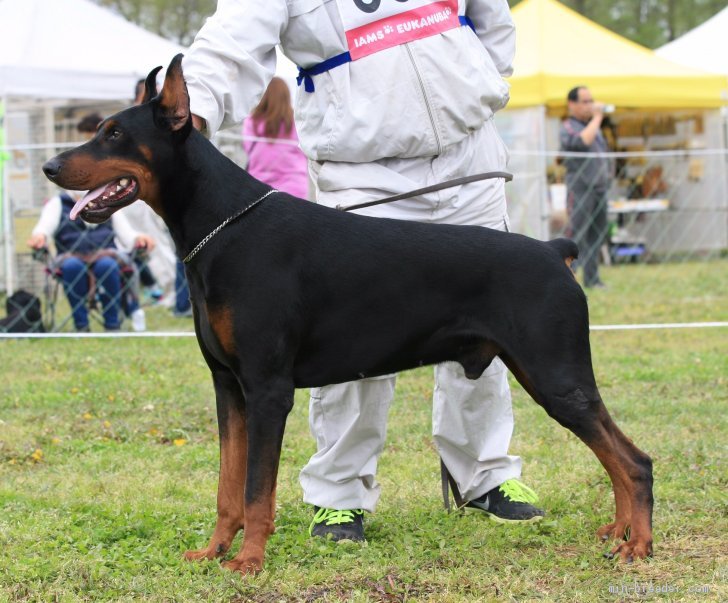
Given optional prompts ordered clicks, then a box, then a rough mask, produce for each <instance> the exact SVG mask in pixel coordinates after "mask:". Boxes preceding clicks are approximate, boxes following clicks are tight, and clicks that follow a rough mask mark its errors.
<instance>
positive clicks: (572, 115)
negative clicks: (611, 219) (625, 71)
mask: <svg viewBox="0 0 728 603" xmlns="http://www.w3.org/2000/svg"><path fill="white" fill-rule="evenodd" d="M567 103H568V111H569V116H568V117H567V118H566V119H565V120H564V121H563V122H562V124H561V130H560V132H559V139H560V141H561V150H562V151H567V152H570V153H584V156H583V157H580V156H574V155H570V156H567V157H565V158H564V165H565V166H566V188H567V193H568V196H567V208H568V212H569V231H570V232H569V236H571V237H573V238H574V240H575V241H576V244H577V245H578V246H579V261H578V264H576V266H583V267H584V286H585V287H599V288H602V287H604V283H603V282H602V281H601V279H600V278H599V251H600V249H601V247H602V245H603V243H604V241H605V239H606V236H607V228H608V226H607V192H608V191H609V187H610V185H611V183H612V174H613V168H612V162H611V161H610V159H609V158H608V157H606V156H604V155H603V154H604V153H606V152H607V151H608V150H609V149H608V146H607V141H606V140H605V138H604V136H603V134H602V130H601V126H602V120H603V119H604V113H605V106H604V105H603V104H602V103H596V102H594V98H593V97H592V94H591V92H590V91H589V89H588V88H587V87H586V86H577V87H576V88H572V89H571V90H570V91H569V94H568V95H567ZM600 155H601V156H600Z"/></svg>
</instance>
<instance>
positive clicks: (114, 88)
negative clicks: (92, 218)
mask: <svg viewBox="0 0 728 603" xmlns="http://www.w3.org/2000/svg"><path fill="white" fill-rule="evenodd" d="M181 50H182V48H181V47H180V46H178V45H177V44H174V43H173V42H170V41H169V40H166V39H164V38H161V37H159V36H157V35H154V34H152V33H150V32H148V31H146V30H145V29H142V28H141V27H138V26H136V25H134V24H132V23H130V22H128V21H126V20H125V19H123V18H122V17H120V16H118V15H116V14H114V13H112V12H110V11H109V10H106V9H104V8H101V7H100V6H98V5H96V4H94V3H93V2H91V1H90V0H63V1H59V0H0V102H1V103H2V108H1V109H0V115H4V117H5V119H4V120H3V123H2V124H0V129H2V128H3V126H4V127H5V140H4V143H5V145H6V146H7V147H8V148H9V149H10V150H11V152H10V153H9V155H8V156H7V157H6V158H7V159H8V161H6V162H5V168H6V169H2V172H3V183H2V187H1V188H2V209H3V234H4V237H3V238H4V246H3V248H4V256H5V258H4V259H5V261H4V262H3V268H4V276H5V285H6V286H5V288H6V290H7V291H8V292H10V291H12V289H13V288H14V280H13V272H14V270H13V269H14V266H13V256H14V253H13V252H14V250H15V246H14V244H13V222H12V220H13V212H12V199H13V197H12V193H13V185H14V184H15V183H16V182H15V180H12V181H11V176H9V172H13V174H12V176H16V175H17V176H18V178H17V182H18V183H19V184H21V185H23V184H25V185H26V188H27V187H28V182H29V181H30V180H32V179H33V178H35V177H36V174H35V172H37V171H38V170H37V167H38V166H37V165H35V164H34V163H33V162H31V165H30V166H28V165H27V161H26V159H27V157H28V154H27V153H24V152H22V151H18V150H17V146H18V145H23V144H28V143H48V142H53V141H52V140H51V138H52V133H53V126H54V124H53V118H52V116H53V110H54V108H55V107H59V106H64V105H69V104H73V103H74V102H75V103H76V104H79V103H89V102H93V101H120V102H124V103H125V102H128V101H129V100H130V99H131V98H132V93H133V89H134V84H135V83H136V81H137V80H138V79H140V78H142V77H144V76H145V75H146V74H147V73H148V72H149V69H150V68H151V67H153V66H155V65H166V64H168V63H169V61H170V59H171V58H172V57H173V56H174V55H175V54H176V53H178V52H180V51H181ZM28 106H32V107H34V109H35V111H36V112H37V111H38V107H39V106H42V107H44V110H45V116H44V121H45V124H44V126H45V127H44V128H43V131H44V132H46V133H50V135H49V136H47V137H44V139H42V140H33V139H32V138H33V137H32V136H31V135H30V134H29V133H28V131H27V130H28V129H29V127H28V126H27V124H29V123H30V122H31V121H32V119H30V118H28V114H27V113H26V112H24V108H25V107H28ZM16 162H17V164H19V165H23V166H24V168H25V170H24V172H25V173H19V172H18V171H14V168H15V167H16V165H15V164H16ZM24 162H25V163H24ZM0 167H2V164H0Z"/></svg>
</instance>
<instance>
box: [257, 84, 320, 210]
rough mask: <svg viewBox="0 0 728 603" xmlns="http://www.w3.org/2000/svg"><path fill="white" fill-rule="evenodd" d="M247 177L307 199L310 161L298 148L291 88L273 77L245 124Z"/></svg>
mask: <svg viewBox="0 0 728 603" xmlns="http://www.w3.org/2000/svg"><path fill="white" fill-rule="evenodd" d="M243 148H244V149H245V152H246V154H247V155H248V168H247V169H248V173H249V174H250V175H251V176H253V177H255V178H257V179H258V180H262V181H263V182H265V183H266V184H270V185H271V186H272V187H273V188H277V189H278V190H280V191H283V192H286V193H288V194H290V195H293V196H294V197H299V198H301V199H308V160H307V159H306V156H305V155H304V154H303V152H302V151H301V149H300V147H299V146H298V135H297V134H296V126H295V124H294V122H293V107H292V106H291V93H290V91H289V89H288V84H286V82H284V81H283V80H282V79H281V78H279V77H274V78H273V79H272V80H271V82H270V84H269V85H268V88H267V89H266V91H265V94H264V95H263V98H262V99H261V101H260V103H259V104H258V106H257V107H256V108H255V109H253V113H252V114H251V116H250V117H249V118H247V119H246V120H245V122H244V124H243Z"/></svg>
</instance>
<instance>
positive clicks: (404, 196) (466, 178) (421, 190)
mask: <svg viewBox="0 0 728 603" xmlns="http://www.w3.org/2000/svg"><path fill="white" fill-rule="evenodd" d="M489 178H503V179H504V180H505V181H506V182H510V181H511V180H513V174H509V173H508V172H485V173H483V174H475V175H474V176H463V177H462V178H455V179H454V180H446V181H445V182H440V183H439V184H432V185H430V186H425V187H424V188H418V189H417V190H414V191H410V192H408V193H401V194H399V195H392V196H391V197H385V198H384V199H379V200H377V201H367V202H366V203H357V204H356V205H349V206H346V207H342V206H341V205H337V206H336V209H340V210H341V211H352V210H354V209H362V208H363V207H371V206H372V205H381V204H382V203H392V202H393V201H400V200H402V199H409V198H411V197H417V196H419V195H426V194H427V193H434V192H436V191H440V190H443V189H446V188H452V187H453V186H462V185H463V184H468V183H469V182H477V181H478V180H487V179H489ZM278 192H280V191H278V190H276V189H271V190H269V191H268V192H267V193H266V194H265V195H263V196H262V197H259V198H258V199H256V200H255V201H253V202H252V203H251V204H250V205H247V206H246V207H244V208H243V209H241V210H240V211H238V212H236V213H234V214H233V215H232V216H230V217H229V218H227V219H226V220H224V221H223V222H222V224H220V225H219V226H218V227H217V228H215V229H214V230H213V231H212V232H211V233H210V234H208V235H207V236H206V237H205V238H204V239H202V240H201V241H200V242H199V243H197V245H195V247H194V249H193V250H192V251H190V252H189V253H188V254H187V256H186V257H185V258H184V259H183V260H182V262H183V263H185V264H189V263H190V261H191V260H192V258H194V257H195V256H196V255H197V254H198V253H199V252H200V250H201V249H202V248H203V247H204V246H205V245H207V244H208V243H209V242H210V239H211V238H212V237H214V236H215V235H216V234H217V233H219V232H220V231H221V230H222V229H223V228H225V227H226V226H227V225H228V224H230V222H233V221H234V220H237V219H238V218H239V217H240V216H242V215H243V214H244V213H245V212H247V211H248V210H249V209H252V208H253V207H255V206H256V205H258V203H260V202H261V201H263V199H265V198H267V197H268V196H270V195H272V194H273V193H278Z"/></svg>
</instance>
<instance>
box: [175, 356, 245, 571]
mask: <svg viewBox="0 0 728 603" xmlns="http://www.w3.org/2000/svg"><path fill="white" fill-rule="evenodd" d="M213 382H214V385H215V397H216V400H217V422H218V429H219V433H220V480H219V482H218V488H217V524H216V525H215V531H214V532H213V534H212V538H211V539H210V543H209V544H208V545H207V547H206V548H204V549H200V550H197V551H187V552H186V553H185V559H188V560H195V559H214V558H216V557H222V556H223V555H224V554H225V553H227V552H228V550H230V546H231V544H232V541H233V539H234V538H235V535H236V534H237V533H238V531H239V530H241V529H242V528H243V524H244V521H245V477H246V470H247V462H248V460H247V456H248V442H247V439H248V436H247V431H246V425H245V401H244V398H243V394H242V390H241V389H240V384H239V383H238V380H237V379H236V378H235V375H233V374H232V373H231V372H229V371H226V370H224V369H220V370H217V371H214V372H213Z"/></svg>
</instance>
